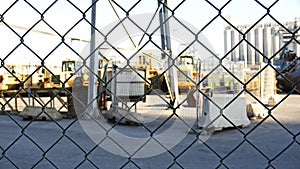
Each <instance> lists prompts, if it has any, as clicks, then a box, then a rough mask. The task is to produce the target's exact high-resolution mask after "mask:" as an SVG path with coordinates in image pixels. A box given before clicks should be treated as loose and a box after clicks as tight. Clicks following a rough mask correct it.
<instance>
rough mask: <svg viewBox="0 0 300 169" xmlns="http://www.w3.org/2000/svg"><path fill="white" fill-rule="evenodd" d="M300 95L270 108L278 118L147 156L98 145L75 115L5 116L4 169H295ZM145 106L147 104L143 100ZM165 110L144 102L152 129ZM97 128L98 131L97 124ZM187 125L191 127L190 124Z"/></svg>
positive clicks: (0, 136) (139, 130)
mask: <svg viewBox="0 0 300 169" xmlns="http://www.w3.org/2000/svg"><path fill="white" fill-rule="evenodd" d="M281 97H283V96H281ZM299 99H300V96H298V95H292V96H290V97H288V98H287V99H286V100H285V101H284V102H282V103H281V104H280V105H279V106H278V107H277V108H275V109H274V110H273V111H272V116H273V117H274V118H272V117H269V118H268V119H266V120H261V119H257V120H253V121H251V124H250V126H248V127H246V128H241V129H234V128H229V129H224V130H222V131H220V132H214V133H213V134H212V135H211V136H210V137H209V138H208V139H207V140H206V141H205V142H204V143H201V142H200V141H198V139H197V135H195V134H187V135H186V137H184V139H183V140H182V141H180V142H179V143H178V144H176V146H175V147H173V148H170V150H168V151H166V152H164V153H162V154H159V155H156V156H152V157H146V158H134V157H136V156H137V154H133V157H132V158H128V156H130V155H127V157H126V154H125V157H123V156H119V155H115V154H114V153H111V152H110V151H109V150H108V149H106V150H105V149H103V147H104V146H105V145H106V144H105V143H104V142H101V144H100V146H97V145H96V144H95V143H94V141H93V140H92V139H91V138H90V137H89V135H88V134H86V131H85V129H84V128H83V127H82V125H81V124H82V123H79V122H78V121H77V120H75V119H63V120H60V121H57V123H55V122H47V121H34V122H32V123H31V122H29V121H23V120H22V119H21V118H20V117H19V116H16V115H14V116H10V117H9V116H7V115H1V116H0V153H1V155H0V168H16V167H19V168H31V167H33V166H34V167H35V168H43V169H44V168H55V167H54V166H53V165H55V166H56V167H58V168H75V167H77V166H79V168H95V167H98V168H121V167H124V168H138V167H140V168H168V167H171V168H181V167H182V168H216V167H219V166H220V168H226V167H229V168H266V167H268V165H271V166H273V167H275V168H285V169H286V168H295V169H296V168H299V166H300V144H299V142H300V136H299V132H300V104H299ZM141 105H142V106H145V105H143V103H141ZM138 108H139V107H138ZM164 109H165V107H164V105H163V104H161V105H159V104H157V105H156V106H152V107H148V110H146V108H145V107H144V111H145V112H143V113H144V114H145V116H146V117H145V120H149V121H148V123H146V125H145V126H146V127H147V129H148V130H150V132H151V131H154V130H155V129H156V128H157V126H158V125H159V124H161V123H163V122H164V121H165V120H166V117H165V116H160V115H159V113H158V112H161V111H159V110H164ZM150 110H151V111H150ZM153 110H157V111H153ZM185 110H186V111H192V109H188V108H187V109H185ZM155 112H156V113H155ZM165 113H166V114H167V113H168V111H165ZM152 119H155V120H154V121H151V120H152ZM174 119H176V118H174ZM174 119H171V121H168V122H167V123H164V125H162V127H161V128H160V129H159V130H157V131H156V132H158V133H159V132H164V130H166V129H168V128H170V125H171V124H169V123H172V120H173V121H174ZM278 122H280V123H281V124H278ZM85 123H88V121H85ZM21 127H23V128H25V129H24V130H22V129H21ZM114 129H115V130H116V131H118V132H119V133H123V134H126V135H128V136H131V137H135V138H139V137H140V138H141V139H142V138H145V137H147V136H148V137H149V135H150V134H149V131H148V130H145V127H141V126H120V125H118V126H115V127H114ZM95 130H96V131H95V132H96V133H97V130H98V129H97V128H96V129H95ZM160 130H161V131H160ZM184 130H185V131H186V132H187V129H184ZM178 132H182V131H181V130H178ZM244 134H246V135H244ZM174 136H176V132H174ZM154 137H155V136H154ZM111 138H113V136H111ZM200 138H202V137H200ZM110 146H112V145H110ZM113 146H115V147H118V146H119V145H117V144H114V145H113ZM121 146H122V145H121ZM131 146H132V147H133V148H134V147H135V148H136V147H137V145H131ZM157 148H159V149H164V145H159V144H156V145H155V146H153V147H152V150H153V151H155V149H157ZM120 151H122V150H121V149H120ZM85 153H87V154H85ZM131 155H132V154H131ZM269 162H270V163H269ZM12 163H13V164H12ZM14 165H15V166H14ZM137 166H138V167H137Z"/></svg>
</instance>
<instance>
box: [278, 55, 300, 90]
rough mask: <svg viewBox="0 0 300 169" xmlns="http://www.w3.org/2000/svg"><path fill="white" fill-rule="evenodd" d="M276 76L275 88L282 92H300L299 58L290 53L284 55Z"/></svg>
mask: <svg viewBox="0 0 300 169" xmlns="http://www.w3.org/2000/svg"><path fill="white" fill-rule="evenodd" d="M282 60H283V61H282V64H281V66H280V67H279V69H278V70H279V73H278V74H277V77H276V79H277V87H278V88H279V89H280V90H281V91H283V92H290V91H291V90H293V88H295V89H296V90H297V91H298V92H299V91H300V83H299V80H300V58H299V57H298V56H297V55H296V54H295V53H294V52H292V51H287V52H285V53H284V55H283V58H282Z"/></svg>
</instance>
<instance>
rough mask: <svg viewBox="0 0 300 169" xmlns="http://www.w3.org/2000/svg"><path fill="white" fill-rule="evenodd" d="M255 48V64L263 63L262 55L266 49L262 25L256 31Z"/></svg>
mask: <svg viewBox="0 0 300 169" xmlns="http://www.w3.org/2000/svg"><path fill="white" fill-rule="evenodd" d="M255 48H256V51H255V62H256V63H261V62H262V59H263V57H262V55H261V54H260V53H263V52H264V51H263V49H264V46H263V28H262V26H261V25H260V26H259V27H257V28H256V29H255ZM258 51H259V52H260V53H259V52H258Z"/></svg>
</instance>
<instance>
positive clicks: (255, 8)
mask: <svg viewBox="0 0 300 169" xmlns="http://www.w3.org/2000/svg"><path fill="white" fill-rule="evenodd" d="M28 2H29V3H30V4H31V5H32V6H33V7H34V8H35V9H33V8H32V7H31V6H30V5H29V4H27V3H26V2H25V1H22V0H20V1H18V2H17V3H16V4H15V5H13V6H12V7H11V8H9V7H10V6H11V4H13V3H14V1H13V0H1V2H0V14H1V16H2V18H3V21H4V22H5V24H9V25H11V26H14V27H13V28H14V31H15V32H13V31H12V30H10V29H8V28H7V27H6V26H4V25H3V22H0V36H1V40H0V58H1V59H4V60H5V63H7V64H11V63H12V64H25V63H26V64H38V63H40V59H44V58H47V59H46V60H45V61H46V64H47V63H48V64H60V63H59V62H58V61H59V60H62V59H67V58H72V57H74V56H75V54H74V52H72V51H71V50H70V49H68V47H66V46H65V45H60V46H58V45H59V44H60V42H61V38H60V37H59V36H53V35H54V34H56V33H59V34H61V35H64V34H66V32H68V31H69V29H70V28H71V27H73V26H74V24H75V23H77V22H78V21H79V20H80V19H82V13H80V12H79V11H78V10H77V9H76V8H75V7H74V6H72V5H71V4H70V3H69V2H67V1H66V0H58V1H57V2H56V3H55V4H54V5H53V6H52V7H51V8H50V9H49V10H47V11H46V12H45V13H44V11H45V10H46V9H47V8H48V7H49V5H51V4H52V3H53V1H51V0H28ZM71 2H72V3H73V4H74V5H76V7H77V8H79V9H80V10H82V11H86V10H87V9H88V8H89V6H90V4H91V1H90V0H71ZM116 2H118V3H119V5H120V6H121V7H122V8H123V9H121V8H120V6H117V5H116V4H114V3H111V4H112V5H113V6H114V8H115V10H116V12H117V13H118V15H119V17H120V18H123V17H125V16H126V12H124V11H128V10H129V9H131V8H132V6H133V5H134V4H135V3H136V1H133V0H130V1H124V0H123V1H122V0H116ZM180 3H181V0H169V1H168V5H169V8H170V9H171V10H174V11H175V12H174V14H175V16H176V17H177V18H180V19H181V20H184V21H186V22H188V23H190V24H191V25H192V26H194V27H195V28H197V29H198V30H201V29H203V28H204V27H205V25H207V24H208V23H209V22H210V21H211V20H212V19H213V18H214V17H216V16H217V15H218V14H219V11H218V9H220V8H222V7H223V6H224V5H225V4H226V3H227V0H210V1H204V0H201V1H200V0H186V1H184V2H183V3H182V4H181V5H179V6H178V4H180ZM273 3H274V0H261V2H258V1H254V0H232V1H229V2H228V3H227V5H226V6H225V7H224V8H223V9H222V11H221V15H222V16H224V17H227V16H230V18H231V23H232V24H233V25H239V24H254V23H255V22H257V20H259V19H260V18H261V17H262V16H264V15H265V14H266V12H267V10H266V9H265V8H269V7H270V6H271V5H272V4H273ZM111 4H110V3H109V1H108V0H99V1H98V2H97V8H96V10H97V14H96V27H97V28H98V29H99V30H101V29H103V28H104V27H106V26H107V25H109V24H111V23H112V22H114V21H117V20H118V17H117V16H116V14H115V12H114V11H113V10H112V8H111ZM8 8H9V10H7V9H8ZM156 8H157V1H156V0H142V1H141V2H140V3H138V4H137V5H136V6H135V7H134V8H133V9H132V10H131V11H130V12H129V15H136V14H143V13H154V12H155V10H156ZM216 8H217V9H216ZM175 9H176V10H175ZM299 9H300V1H299V0H279V1H276V3H275V4H274V5H273V6H272V7H271V8H270V14H271V15H272V16H273V17H274V18H276V19H277V20H278V21H280V22H285V21H294V19H295V17H300V13H299ZM38 12H40V13H44V15H43V20H44V21H45V22H46V23H48V24H49V25H51V27H52V28H53V29H55V30H56V31H57V32H54V31H53V30H52V29H50V28H49V27H48V26H47V24H45V23H44V22H39V23H38V24H37V25H35V26H34V28H33V30H35V31H30V32H27V30H26V28H30V27H32V26H33V25H34V24H36V23H37V22H38V21H39V20H40V19H41V16H40V14H39V13H38ZM85 18H86V19H87V20H90V18H91V14H90V11H88V12H86V16H85ZM269 22H274V21H273V20H272V19H271V18H270V17H269V16H267V17H265V18H264V19H263V20H262V21H261V22H260V23H269ZM225 24H226V23H225V22H224V20H223V19H222V18H221V17H217V18H216V19H214V20H213V21H212V22H211V23H210V24H209V25H208V26H207V27H205V29H203V32H201V34H203V35H204V36H205V37H206V38H207V39H208V41H209V43H210V44H212V46H213V48H214V52H215V53H216V54H218V55H223V51H224V49H223V47H224V37H223V30H224V25H225ZM20 28H23V29H20ZM37 31H38V32H37ZM170 31H171V36H172V32H174V31H176V30H175V29H174V27H173V28H172V25H171V26H170ZM41 32H43V33H41ZM20 37H23V38H22V39H23V40H24V44H25V45H20ZM71 37H72V38H76V39H81V40H89V39H90V26H89V24H87V22H86V21H81V22H79V23H78V24H77V25H76V26H75V27H74V28H73V29H72V30H71V31H69V32H68V33H67V35H66V38H65V42H66V43H67V44H68V45H70V46H71V47H72V48H74V49H75V50H76V51H77V52H78V53H81V51H82V50H83V48H84V47H85V46H87V43H86V42H78V41H74V40H73V41H72V40H71V39H70V38H71ZM157 40H158V39H157ZM137 41H138V40H137ZM123 44H124V43H123ZM174 44H178V43H174ZM18 45H20V46H19V47H18V48H17V49H15V47H16V46H18ZM57 46H58V47H57ZM126 47H127V46H126ZM29 48H30V49H29ZM174 48H175V49H173V50H176V47H174ZM12 51H13V52H12ZM7 56H8V57H7ZM36 56H39V57H40V59H39V58H37V57H36ZM6 57H7V58H6Z"/></svg>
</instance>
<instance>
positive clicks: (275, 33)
mask: <svg viewBox="0 0 300 169" xmlns="http://www.w3.org/2000/svg"><path fill="white" fill-rule="evenodd" d="M271 34H272V55H274V54H275V53H277V52H278V51H279V49H280V45H281V44H280V43H281V42H280V32H279V27H278V26H274V27H272V28H271ZM279 58H280V52H279V53H278V54H276V56H275V57H274V59H275V60H279ZM274 59H273V60H274Z"/></svg>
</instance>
